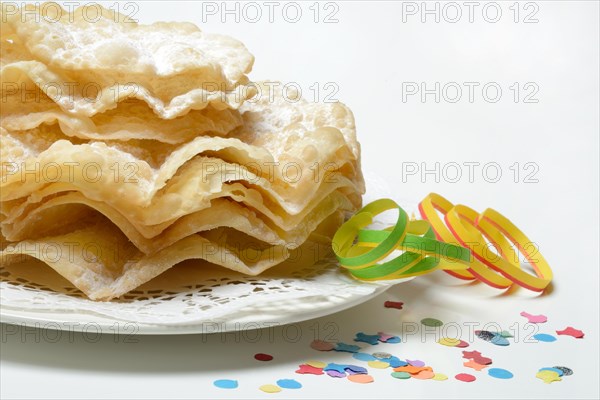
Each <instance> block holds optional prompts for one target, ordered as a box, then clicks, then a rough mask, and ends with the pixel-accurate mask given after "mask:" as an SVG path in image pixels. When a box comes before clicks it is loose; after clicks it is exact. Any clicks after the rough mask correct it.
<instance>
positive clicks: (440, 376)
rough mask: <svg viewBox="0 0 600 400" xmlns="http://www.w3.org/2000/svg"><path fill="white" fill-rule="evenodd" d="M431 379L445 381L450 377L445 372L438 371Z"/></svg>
mask: <svg viewBox="0 0 600 400" xmlns="http://www.w3.org/2000/svg"><path fill="white" fill-rule="evenodd" d="M431 379H433V380H434V381H445V380H447V379H448V376H446V375H444V374H439V373H436V374H435V375H433V378H431Z"/></svg>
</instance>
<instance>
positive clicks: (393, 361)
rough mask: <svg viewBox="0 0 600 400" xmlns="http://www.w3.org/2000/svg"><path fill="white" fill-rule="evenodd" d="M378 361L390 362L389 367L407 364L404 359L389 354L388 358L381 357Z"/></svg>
mask: <svg viewBox="0 0 600 400" xmlns="http://www.w3.org/2000/svg"><path fill="white" fill-rule="evenodd" d="M380 361H383V362H386V363H388V364H390V367H392V368H397V367H404V366H405V365H408V363H407V362H406V361H402V360H401V359H399V358H398V357H396V356H391V357H390V358H382V359H381V360H380Z"/></svg>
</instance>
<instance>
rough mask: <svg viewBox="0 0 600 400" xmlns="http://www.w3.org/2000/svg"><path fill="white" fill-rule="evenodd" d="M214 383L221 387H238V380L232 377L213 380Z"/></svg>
mask: <svg viewBox="0 0 600 400" xmlns="http://www.w3.org/2000/svg"><path fill="white" fill-rule="evenodd" d="M213 385H215V386H216V387H218V388H219V389H236V388H237V387H238V381H234V380H232V379H218V380H216V381H214V382H213Z"/></svg>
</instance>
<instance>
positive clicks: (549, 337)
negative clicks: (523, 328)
mask: <svg viewBox="0 0 600 400" xmlns="http://www.w3.org/2000/svg"><path fill="white" fill-rule="evenodd" d="M533 338H534V339H536V340H539V341H540V342H555V341H556V338H555V337H554V336H552V335H548V334H547V333H537V334H535V335H533Z"/></svg>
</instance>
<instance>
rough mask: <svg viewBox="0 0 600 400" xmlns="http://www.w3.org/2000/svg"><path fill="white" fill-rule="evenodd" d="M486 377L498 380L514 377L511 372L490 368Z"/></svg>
mask: <svg viewBox="0 0 600 400" xmlns="http://www.w3.org/2000/svg"><path fill="white" fill-rule="evenodd" d="M488 375H489V376H491V377H493V378H498V379H510V378H512V377H513V376H514V375H513V374H512V372H510V371H507V370H505V369H502V368H490V369H489V370H488Z"/></svg>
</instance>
